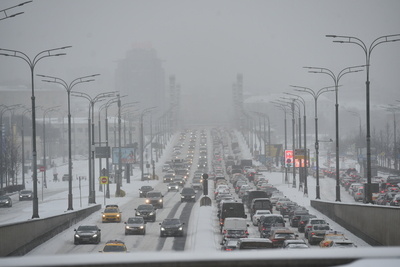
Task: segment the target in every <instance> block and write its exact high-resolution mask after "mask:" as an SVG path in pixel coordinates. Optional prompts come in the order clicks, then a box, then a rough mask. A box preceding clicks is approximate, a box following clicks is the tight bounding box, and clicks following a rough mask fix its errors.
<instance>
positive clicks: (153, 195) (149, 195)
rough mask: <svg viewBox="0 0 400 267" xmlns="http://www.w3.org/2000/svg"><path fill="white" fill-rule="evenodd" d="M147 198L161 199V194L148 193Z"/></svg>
mask: <svg viewBox="0 0 400 267" xmlns="http://www.w3.org/2000/svg"><path fill="white" fill-rule="evenodd" d="M146 196H147V197H161V193H159V192H148V193H147V195H146Z"/></svg>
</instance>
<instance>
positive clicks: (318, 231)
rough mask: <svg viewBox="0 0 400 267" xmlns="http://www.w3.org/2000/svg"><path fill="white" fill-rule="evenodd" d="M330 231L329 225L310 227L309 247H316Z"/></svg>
mask: <svg viewBox="0 0 400 267" xmlns="http://www.w3.org/2000/svg"><path fill="white" fill-rule="evenodd" d="M329 230H330V227H329V225H326V224H315V225H313V226H312V229H311V231H309V233H308V243H309V244H310V245H317V244H319V243H320V242H321V241H322V240H324V238H325V234H326V232H327V231H329Z"/></svg>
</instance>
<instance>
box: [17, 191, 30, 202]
mask: <svg viewBox="0 0 400 267" xmlns="http://www.w3.org/2000/svg"><path fill="white" fill-rule="evenodd" d="M32 199H33V192H32V190H21V191H19V201H22V200H32Z"/></svg>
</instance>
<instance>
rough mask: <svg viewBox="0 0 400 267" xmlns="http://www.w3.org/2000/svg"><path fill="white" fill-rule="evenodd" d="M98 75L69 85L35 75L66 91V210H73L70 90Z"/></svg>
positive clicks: (61, 81)
mask: <svg viewBox="0 0 400 267" xmlns="http://www.w3.org/2000/svg"><path fill="white" fill-rule="evenodd" d="M98 75H100V74H93V75H89V76H83V77H79V78H76V79H75V80H73V81H72V82H71V83H69V84H68V83H67V82H66V81H65V80H63V79H61V78H58V77H53V76H47V75H42V74H37V76H39V77H42V78H45V80H42V81H44V82H48V83H56V84H60V85H61V86H62V87H64V89H65V90H66V91H67V101H68V177H69V178H68V210H73V201H72V200H73V196H72V133H71V128H72V127H71V91H72V88H73V87H74V86H75V85H77V84H79V83H86V82H91V81H94V79H90V78H92V77H95V76H98Z"/></svg>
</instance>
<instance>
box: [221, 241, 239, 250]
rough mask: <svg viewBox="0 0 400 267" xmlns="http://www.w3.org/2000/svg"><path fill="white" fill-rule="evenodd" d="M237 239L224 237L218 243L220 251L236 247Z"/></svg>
mask: <svg viewBox="0 0 400 267" xmlns="http://www.w3.org/2000/svg"><path fill="white" fill-rule="evenodd" d="M237 242H238V240H237V239H226V240H224V241H223V242H221V243H220V245H221V250H222V251H232V250H236V249H237Z"/></svg>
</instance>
